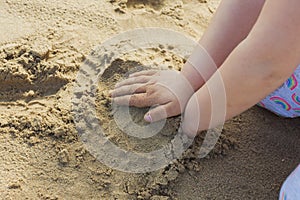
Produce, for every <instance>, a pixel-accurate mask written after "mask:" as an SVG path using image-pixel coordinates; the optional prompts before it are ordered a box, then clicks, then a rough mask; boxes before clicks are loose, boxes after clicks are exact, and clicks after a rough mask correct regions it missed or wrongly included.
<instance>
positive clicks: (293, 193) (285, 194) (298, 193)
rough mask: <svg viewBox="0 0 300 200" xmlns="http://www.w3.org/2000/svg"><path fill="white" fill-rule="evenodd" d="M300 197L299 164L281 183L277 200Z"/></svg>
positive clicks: (291, 199)
mask: <svg viewBox="0 0 300 200" xmlns="http://www.w3.org/2000/svg"><path fill="white" fill-rule="evenodd" d="M296 199H300V165H299V166H298V167H297V169H296V170H295V171H294V172H293V173H292V174H291V175H290V176H289V177H288V178H287V179H286V181H285V182H284V183H283V185H282V188H281V191H280V196H279V200H296Z"/></svg>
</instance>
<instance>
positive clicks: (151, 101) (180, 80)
mask: <svg viewBox="0 0 300 200" xmlns="http://www.w3.org/2000/svg"><path fill="white" fill-rule="evenodd" d="M193 93H194V90H193V89H192V86H191V85H190V84H189V82H188V81H187V80H186V78H185V77H184V76H183V75H182V74H181V73H180V72H178V71H174V70H163V71H142V72H137V73H134V74H132V75H130V76H129V78H128V79H126V80H124V81H122V82H120V83H118V84H116V88H115V90H113V91H111V96H112V98H113V102H114V103H116V104H118V105H130V106H135V107H151V106H155V107H154V108H153V109H151V110H150V111H149V112H148V113H146V115H145V117H144V118H145V120H146V121H148V122H155V121H159V120H162V119H165V118H167V117H172V116H176V115H179V114H180V113H182V112H183V111H184V109H185V106H186V104H187V102H188V100H189V98H190V97H191V96H192V94H193Z"/></svg>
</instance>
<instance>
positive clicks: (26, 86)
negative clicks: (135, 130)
mask: <svg viewBox="0 0 300 200" xmlns="http://www.w3.org/2000/svg"><path fill="white" fill-rule="evenodd" d="M218 3H219V0H208V1H202V0H191V1H187V0H183V1H182V0H175V1H171V0H164V1H163V0H162V1H150V0H144V1H142V0H140V1H139V0H127V1H126V0H111V1H109V0H107V1H106V0H105V1H94V0H89V1H74V0H71V1H64V2H62V1H54V0H53V1H43V0H34V1H24V0H6V1H3V0H1V1H0V26H1V28H0V86H1V87H0V109H1V110H0V133H1V134H0V156H1V162H0V198H1V199H152V200H155V199H163V200H164V199H176V198H177V199H276V198H277V195H278V192H279V189H280V185H281V184H282V182H283V181H284V179H285V178H286V176H288V174H289V173H290V172H291V171H292V170H293V168H295V167H296V165H297V164H298V162H299V160H300V149H299V148H298V147H299V144H300V131H299V129H298V127H299V125H300V121H299V119H294V120H287V119H281V118H279V117H276V116H274V115H272V114H271V113H269V112H267V111H265V110H262V109H259V108H253V109H251V110H249V111H247V112H246V113H244V114H242V115H240V116H238V117H236V118H235V119H233V120H231V121H229V122H228V123H227V124H226V125H225V128H224V130H223V135H222V136H221V138H220V140H219V142H218V144H217V145H216V147H215V149H214V150H213V152H211V153H210V154H209V156H208V157H207V158H205V159H201V160H199V159H197V150H198V147H199V145H200V144H201V141H202V136H203V135H201V136H199V137H198V138H197V139H196V141H195V144H194V145H193V146H192V147H191V149H189V150H187V152H185V153H184V155H183V157H182V158H180V159H178V160H176V161H175V162H174V163H173V164H171V165H169V166H168V167H166V168H165V169H161V170H158V171H156V172H151V173H146V174H128V173H124V172H120V171H117V170H113V169H110V168H109V167H107V166H105V165H103V164H102V163H101V162H99V161H98V160H97V159H95V158H94V157H93V156H92V155H91V154H90V153H89V152H88V151H87V150H86V149H85V148H84V146H83V144H82V141H81V140H80V139H79V137H78V134H77V131H76V129H75V125H74V119H73V115H72V112H71V106H72V104H71V98H72V96H73V92H72V89H73V85H74V80H75V77H76V73H77V71H78V69H79V68H80V66H81V65H82V62H83V61H84V60H85V58H86V57H87V56H88V55H89V54H90V52H91V50H92V48H93V47H95V46H97V45H99V44H101V43H102V42H103V41H105V40H106V39H108V38H110V37H112V36H113V35H116V34H118V33H121V32H124V31H126V30H130V29H133V28H138V27H162V28H169V29H172V30H175V31H178V32H180V33H182V34H183V35H186V36H187V37H191V38H193V39H195V40H197V39H198V38H200V36H201V34H202V33H203V31H204V30H205V28H206V27H207V25H208V22H209V19H210V17H211V16H212V12H214V11H215V9H216V7H217V5H218ZM158 37H159V36H158ZM166 58H168V59H167V63H166V62H165V61H166ZM121 59H122V60H116V61H114V62H113V64H112V65H111V66H110V69H113V70H112V71H113V72H115V70H114V69H116V68H117V69H118V70H119V69H124V70H125V71H126V70H127V68H128V65H130V66H132V65H135V64H136V65H149V63H150V64H151V62H155V63H156V64H157V65H162V64H164V65H166V66H170V65H171V66H172V67H173V68H175V69H179V68H180V66H182V63H183V62H184V60H182V59H180V58H178V57H176V55H169V54H167V55H166V52H165V51H148V52H144V53H143V52H142V53H140V56H130V55H128V56H126V57H123V58H121ZM126 66H127V68H126ZM120 71H121V73H120V75H121V74H122V73H123V72H122V70H120ZM109 74H110V73H109V70H108V71H107V77H106V79H105V80H103V79H102V81H100V83H99V98H98V100H99V101H97V102H98V103H97V109H98V113H99V118H100V119H102V121H103V126H104V128H105V127H106V128H109V127H116V126H114V125H113V124H112V122H111V121H112V119H111V118H110V115H109V112H110V111H111V110H110V104H109V100H108V99H107V97H106V96H105V95H101V94H102V92H104V91H105V90H107V89H109V88H110V87H112V85H113V83H114V81H116V80H118V79H111V75H109ZM142 112H143V111H141V110H133V111H132V113H133V114H134V116H135V119H136V121H137V122H138V123H142V122H141V119H140V118H141V116H142ZM176 124H177V125H178V119H176V118H173V119H170V120H169V122H168V123H167V127H166V129H165V131H163V132H161V134H160V135H158V136H157V137H156V138H155V139H154V141H152V142H155V141H168V140H169V137H171V136H172V133H173V132H174V131H176V130H177V126H176ZM118 133H120V132H119V130H117V129H116V128H112V129H110V130H109V134H111V135H110V137H111V139H112V141H115V142H117V141H123V140H124V141H127V140H128V138H127V137H126V136H124V135H122V134H118ZM119 144H120V145H121V144H124V143H122V142H120V143H119ZM150 144H151V141H149V140H148V141H147V142H146V143H144V145H146V146H147V145H148V147H147V148H148V149H151V148H152V146H151V145H150ZM125 147H126V148H128V147H129V148H133V149H136V150H142V149H139V148H140V147H139V146H138V145H136V143H135V141H131V143H125Z"/></svg>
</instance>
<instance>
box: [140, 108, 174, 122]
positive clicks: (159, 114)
mask: <svg viewBox="0 0 300 200" xmlns="http://www.w3.org/2000/svg"><path fill="white" fill-rule="evenodd" d="M170 107H171V103H167V104H165V105H160V106H157V107H155V108H153V109H151V110H149V112H147V113H146V114H145V116H144V119H145V121H147V122H149V123H152V122H157V121H160V120H162V119H166V118H168V117H171V116H172V115H171V114H172V113H170V112H168V111H169V110H171V109H170Z"/></svg>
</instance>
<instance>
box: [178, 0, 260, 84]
mask: <svg viewBox="0 0 300 200" xmlns="http://www.w3.org/2000/svg"><path fill="white" fill-rule="evenodd" d="M264 2H265V0H243V1H241V0H230V1H228V0H226V1H222V2H221V4H220V5H219V8H218V10H217V12H216V14H215V16H214V17H213V19H212V22H211V24H210V25H209V27H208V29H207V30H206V32H205V33H204V35H203V37H202V38H201V40H200V41H199V45H200V46H202V47H203V48H204V49H205V50H206V51H207V52H208V54H209V56H211V58H212V59H213V62H214V64H215V65H214V66H204V65H205V64H206V63H205V62H204V60H205V59H207V58H203V57H202V58H201V57H199V58H198V62H197V63H196V64H194V65H197V66H192V65H191V64H190V63H188V62H187V63H186V64H185V66H184V67H183V70H182V74H183V75H184V76H185V77H186V78H187V79H188V80H189V81H190V83H191V85H192V86H193V88H194V89H195V90H197V89H199V88H200V87H201V86H202V85H203V84H204V82H205V81H206V80H208V79H209V78H210V76H211V75H213V73H214V72H215V71H216V70H217V67H220V66H221V65H222V63H223V62H224V60H225V59H226V58H227V56H228V55H229V54H230V53H231V52H232V50H233V49H234V48H235V47H236V46H237V45H238V44H239V43H240V42H241V41H242V40H244V39H245V38H246V37H247V36H248V34H249V32H250V30H251V29H252V27H253V25H254V24H255V22H256V20H257V18H258V16H259V14H260V11H261V9H262V7H263V5H264ZM200 54H201V53H199V55H200ZM202 55H204V56H206V55H205V54H202ZM215 66H216V67H215ZM194 67H197V68H199V69H198V70H196V69H195V68H194ZM199 70H200V71H206V73H205V74H202V76H206V77H201V75H200V74H199V73H198V72H197V71H199Z"/></svg>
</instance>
